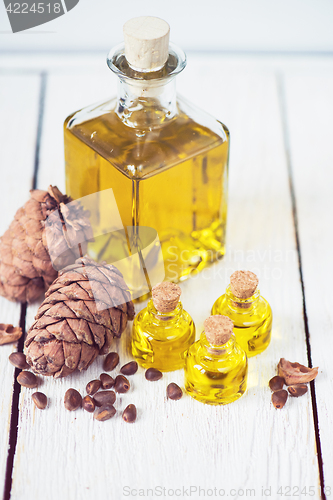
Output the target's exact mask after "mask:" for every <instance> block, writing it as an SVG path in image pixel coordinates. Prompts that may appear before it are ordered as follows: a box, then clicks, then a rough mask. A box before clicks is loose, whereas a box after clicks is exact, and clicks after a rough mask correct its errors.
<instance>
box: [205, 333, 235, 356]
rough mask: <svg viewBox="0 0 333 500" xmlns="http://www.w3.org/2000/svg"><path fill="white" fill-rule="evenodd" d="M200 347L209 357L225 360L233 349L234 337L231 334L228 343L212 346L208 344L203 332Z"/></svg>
mask: <svg viewBox="0 0 333 500" xmlns="http://www.w3.org/2000/svg"><path fill="white" fill-rule="evenodd" d="M200 342H201V345H202V346H203V347H204V349H205V350H207V351H208V353H209V355H210V356H212V357H216V358H225V357H227V356H229V354H231V352H232V351H233V350H234V348H235V342H236V339H235V335H234V334H232V335H231V337H230V339H229V340H228V342H226V343H225V344H223V345H212V344H210V343H209V342H208V340H207V337H206V334H205V332H204V331H203V332H202V334H201V336H200Z"/></svg>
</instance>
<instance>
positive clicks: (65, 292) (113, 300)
mask: <svg viewBox="0 0 333 500" xmlns="http://www.w3.org/2000/svg"><path fill="white" fill-rule="evenodd" d="M134 314H135V313H134V306H133V303H132V301H131V294H130V292H129V290H128V287H127V285H126V283H125V281H124V279H123V276H122V274H121V273H120V271H118V269H117V268H116V267H114V266H112V265H107V264H105V263H102V264H96V262H95V261H93V260H91V259H90V258H89V257H84V258H80V259H77V261H76V262H75V264H73V265H71V266H68V267H67V268H66V269H63V271H61V272H60V273H59V277H58V278H57V279H56V280H55V281H54V283H53V284H52V285H51V286H50V288H49V290H48V291H47V293H46V298H45V300H44V302H43V303H42V304H41V306H40V308H39V309H38V312H37V315H36V317H35V322H34V323H33V325H32V326H31V328H30V330H29V331H28V335H27V338H26V341H25V347H26V359H27V362H28V363H29V365H30V366H31V367H32V369H33V370H34V371H35V372H36V373H40V374H41V375H53V376H54V377H55V378H58V377H66V376H67V375H69V374H70V373H72V372H73V371H74V370H75V369H76V368H77V369H78V370H80V371H81V370H86V369H87V368H88V366H89V365H90V364H91V363H92V362H93V361H94V359H95V358H96V357H97V355H98V354H106V353H107V352H109V350H110V347H111V344H112V339H113V338H114V337H120V336H121V334H122V332H123V331H124V330H125V328H126V325H127V321H128V320H132V319H133V318H134Z"/></svg>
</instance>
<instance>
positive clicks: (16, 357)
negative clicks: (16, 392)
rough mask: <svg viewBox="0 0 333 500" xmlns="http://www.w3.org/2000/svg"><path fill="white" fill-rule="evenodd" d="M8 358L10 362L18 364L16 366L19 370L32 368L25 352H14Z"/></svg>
mask: <svg viewBox="0 0 333 500" xmlns="http://www.w3.org/2000/svg"><path fill="white" fill-rule="evenodd" d="M8 359H9V362H10V363H11V364H12V365H14V366H16V368H19V370H25V369H26V370H28V369H29V368H30V365H28V363H27V360H26V358H25V354H23V352H12V353H11V355H10V356H9V358H8Z"/></svg>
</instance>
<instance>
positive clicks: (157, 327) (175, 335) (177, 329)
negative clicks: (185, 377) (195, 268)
mask: <svg viewBox="0 0 333 500" xmlns="http://www.w3.org/2000/svg"><path fill="white" fill-rule="evenodd" d="M194 339H195V326H194V323H193V320H192V318H191V316H190V315H189V314H188V313H187V312H186V311H185V310H184V309H183V306H182V304H181V302H178V304H177V307H176V308H175V309H174V310H173V311H171V312H168V313H161V312H159V311H157V309H156V308H155V306H154V304H153V301H152V300H150V301H149V302H148V305H147V307H145V308H144V309H143V310H142V311H140V312H139V313H138V315H137V316H136V317H135V319H134V322H133V329H132V354H133V356H134V357H135V358H136V360H137V361H138V363H139V364H140V365H141V366H143V367H144V368H151V367H154V368H157V369H158V370H161V371H172V370H178V369H179V368H183V367H184V358H185V355H186V352H187V350H188V348H189V347H190V345H191V344H192V343H193V342H194Z"/></svg>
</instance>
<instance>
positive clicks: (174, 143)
mask: <svg viewBox="0 0 333 500" xmlns="http://www.w3.org/2000/svg"><path fill="white" fill-rule="evenodd" d="M70 121H71V117H69V118H68V119H67V120H66V123H65V152H66V179H67V185H66V189H67V193H69V194H70V196H72V197H73V198H74V199H77V198H81V197H83V196H86V195H88V194H91V193H95V192H98V191H102V190H105V189H108V188H112V189H113V193H114V196H115V199H116V203H117V206H118V210H119V213H120V216H121V219H122V222H123V225H124V227H127V226H137V225H140V226H148V227H152V228H154V229H155V230H156V231H157V233H158V236H159V239H160V241H161V244H162V252H163V259H164V263H165V272H166V278H167V279H171V280H175V281H178V280H181V279H182V278H184V277H186V276H187V275H188V274H189V273H190V272H191V271H193V270H201V269H202V268H203V267H204V266H205V265H206V264H207V263H209V262H213V261H214V260H216V259H218V258H219V257H221V256H222V255H223V254H224V252H225V246H224V240H225V225H226V177H227V172H226V170H227V161H228V147H229V144H228V141H226V142H222V140H221V139H220V138H219V137H218V136H215V135H214V134H213V133H212V132H211V131H210V130H208V129H205V128H204V127H202V126H200V125H199V124H197V123H195V122H193V121H192V120H191V119H190V118H188V117H187V116H185V115H181V116H179V117H178V118H177V119H176V120H175V121H172V122H171V123H170V124H168V125H167V126H165V127H164V128H163V134H161V136H158V137H157V138H156V139H155V140H153V139H150V140H147V139H146V137H145V134H143V133H141V136H139V137H138V136H137V134H136V131H135V130H133V129H132V128H130V127H124V124H123V123H122V122H121V120H120V119H119V117H118V116H117V114H116V113H112V112H110V113H107V114H105V115H102V116H100V117H98V118H96V119H92V120H89V121H87V122H84V123H82V124H79V125H77V126H74V127H68V126H67V124H68V123H70ZM148 135H149V134H148ZM110 145H112V148H110ZM111 149H112V151H111ZM191 149H192V151H191ZM164 165H165V167H164ZM92 222H93V225H94V229H95V232H96V233H99V232H100V230H99V227H98V225H99V223H100V222H101V221H99V220H98V217H96V218H95V220H93V221H92ZM101 229H102V228H101ZM108 237H109V236H107V235H106V236H105V238H99V239H98V240H97V242H95V243H93V244H91V249H90V253H92V254H93V256H94V257H95V258H98V259H102V260H106V261H107V262H110V261H111V260H112V261H117V260H119V259H120V258H123V257H124V253H123V250H122V246H121V245H120V246H118V245H115V244H114V243H113V244H112V245H107V244H106V242H107V239H108Z"/></svg>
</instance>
